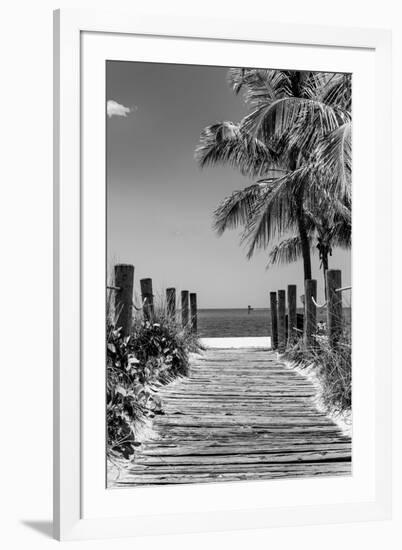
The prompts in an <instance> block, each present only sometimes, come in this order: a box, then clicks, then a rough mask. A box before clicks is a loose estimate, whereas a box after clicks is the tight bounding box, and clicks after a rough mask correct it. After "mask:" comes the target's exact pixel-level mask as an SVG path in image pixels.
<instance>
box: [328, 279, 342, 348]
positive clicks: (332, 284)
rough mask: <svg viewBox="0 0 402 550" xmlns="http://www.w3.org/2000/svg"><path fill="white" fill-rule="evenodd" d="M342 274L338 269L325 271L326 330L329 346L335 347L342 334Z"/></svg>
mask: <svg viewBox="0 0 402 550" xmlns="http://www.w3.org/2000/svg"><path fill="white" fill-rule="evenodd" d="M337 288H342V273H341V271H340V270H339V269H329V270H328V271H327V293H328V295H327V300H328V304H327V328H328V338H329V343H330V346H332V347H335V346H336V345H337V343H338V341H339V338H340V336H341V333H342V317H343V312H342V293H341V292H336V289H337Z"/></svg>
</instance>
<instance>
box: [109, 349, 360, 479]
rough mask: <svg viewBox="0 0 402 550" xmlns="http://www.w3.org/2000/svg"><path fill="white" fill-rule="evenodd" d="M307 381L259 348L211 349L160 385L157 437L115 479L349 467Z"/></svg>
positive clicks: (331, 471) (345, 446) (328, 471)
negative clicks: (185, 373)
mask: <svg viewBox="0 0 402 550" xmlns="http://www.w3.org/2000/svg"><path fill="white" fill-rule="evenodd" d="M314 395H315V391H314V388H313V385H312V384H311V382H310V381H309V380H307V379H306V378H304V377H303V376H301V375H299V374H298V373H296V372H295V371H293V370H292V369H289V368H287V367H286V366H285V365H284V364H283V363H281V362H280V361H278V360H277V359H276V354H275V353H273V352H271V351H268V350H261V349H259V350H258V349H254V350H253V349H233V350H228V349H210V350H207V351H206V352H204V353H203V355H202V356H201V357H197V358H196V359H194V360H192V364H191V368H190V375H189V377H188V378H181V379H179V380H176V381H175V382H173V383H172V384H169V385H168V386H165V387H164V388H162V389H161V390H160V396H161V398H162V401H163V408H164V411H165V414H164V415H161V416H157V417H156V418H155V419H154V429H155V431H156V432H157V434H158V438H157V439H154V440H150V441H145V442H144V443H143V444H142V445H141V447H139V448H138V451H137V452H136V455H135V459H134V461H133V464H132V466H131V467H130V468H129V469H128V471H126V472H125V473H124V475H123V476H122V477H121V478H120V480H119V481H118V482H117V485H119V486H121V485H127V484H129V485H154V484H157V485H160V484H172V483H201V482H214V481H235V480H259V479H272V478H283V477H300V476H308V477H311V476H335V475H348V474H350V473H351V440H350V438H349V437H346V436H345V435H343V434H342V432H341V431H340V430H339V428H338V427H337V426H336V425H335V424H334V423H333V422H332V421H331V420H330V419H329V418H328V417H327V416H325V415H324V414H322V413H320V412H319V411H318V410H317V408H316V407H315V406H314V404H313V402H312V398H313V397H314Z"/></svg>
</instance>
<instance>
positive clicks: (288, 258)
mask: <svg viewBox="0 0 402 550" xmlns="http://www.w3.org/2000/svg"><path fill="white" fill-rule="evenodd" d="M310 245H311V238H310ZM301 257H302V245H301V239H300V236H299V235H294V236H293V237H288V238H287V239H283V240H282V241H281V242H280V243H279V244H277V245H276V246H274V247H273V248H272V249H271V251H270V253H269V256H268V258H269V262H268V265H267V269H268V268H269V267H270V266H272V265H275V264H290V263H292V262H297V260H299V259H300V258H301Z"/></svg>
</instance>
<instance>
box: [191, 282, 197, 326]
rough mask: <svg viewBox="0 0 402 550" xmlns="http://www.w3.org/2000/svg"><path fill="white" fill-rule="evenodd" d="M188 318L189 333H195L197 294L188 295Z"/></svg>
mask: <svg viewBox="0 0 402 550" xmlns="http://www.w3.org/2000/svg"><path fill="white" fill-rule="evenodd" d="M190 317H191V331H192V332H197V294H196V293H195V292H191V293H190Z"/></svg>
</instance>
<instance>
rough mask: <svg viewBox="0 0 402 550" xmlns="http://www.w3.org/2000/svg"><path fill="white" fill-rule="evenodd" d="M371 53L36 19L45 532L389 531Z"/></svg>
mask: <svg viewBox="0 0 402 550" xmlns="http://www.w3.org/2000/svg"><path fill="white" fill-rule="evenodd" d="M390 44H391V37H390V33H389V32H388V31H384V30H367V29H351V28H332V27H309V26H294V25H278V24H276V23H275V24H273V23H270V22H268V21H264V20H261V19H259V20H249V21H244V20H229V19H228V20H224V21H223V20H218V19H214V18H205V19H200V18H185V17H183V18H181V19H178V18H174V19H170V18H169V17H160V18H158V17H155V16H154V15H152V16H150V17H146V16H143V15H141V16H138V15H136V14H135V13H132V14H120V15H119V14H116V13H115V12H113V13H102V12H99V11H96V12H95V11H94V12H84V11H80V10H66V11H64V10H62V11H57V12H55V14H54V98H55V102H54V105H55V135H54V196H55V202H54V204H55V215H54V220H55V225H54V235H55V263H54V266H55V313H54V327H55V333H54V349H55V361H54V364H55V367H54V415H55V423H54V425H55V431H54V457H55V460H54V464H55V471H54V525H55V533H54V534H55V537H56V538H58V539H60V540H64V539H83V538H103V537H116V536H133V535H144V534H152V533H153V534H162V533H188V532H195V531H214V530H227V529H250V528H264V527H270V526H279V525H282V526H283V525H300V524H314V523H317V524H318V523H335V522H337V523H339V522H346V521H365V520H376V519H377V520H378V519H386V518H389V517H390V514H391V464H390V460H391V459H390V456H391V453H390V449H391V399H390V398H391V356H390V355H391V352H390V349H391V347H390V345H389V340H390V334H391V305H390V301H389V300H388V298H387V294H386V293H385V292H384V289H387V288H390V278H391V275H390V274H391V269H390V266H391V248H390V245H389V243H390V235H391V219H390V214H391V159H390V150H391V138H390V135H391V133H390V121H391V98H390V57H391V46H390ZM352 205H353V206H352Z"/></svg>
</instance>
